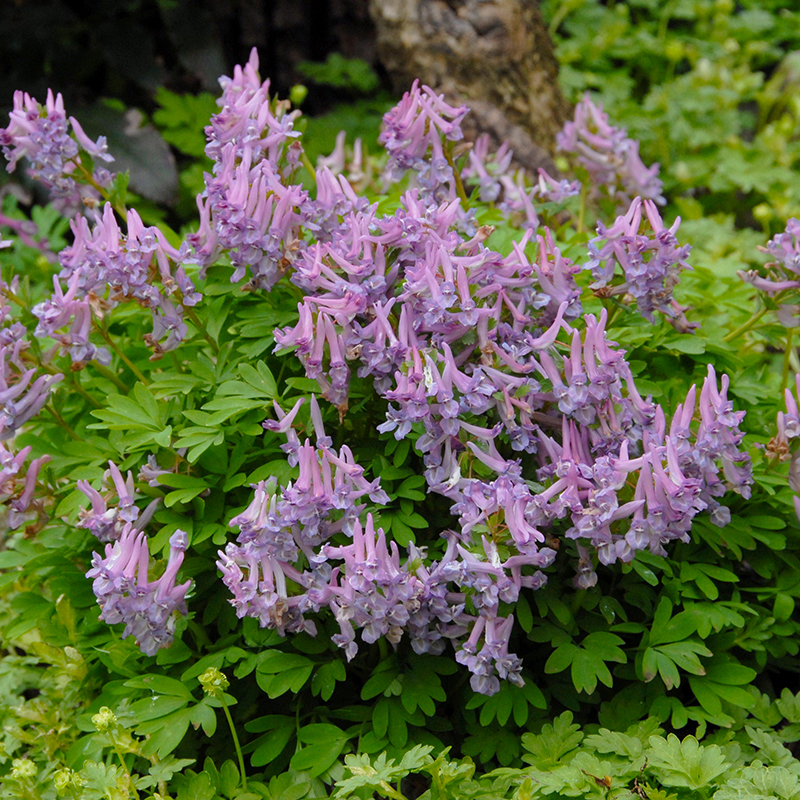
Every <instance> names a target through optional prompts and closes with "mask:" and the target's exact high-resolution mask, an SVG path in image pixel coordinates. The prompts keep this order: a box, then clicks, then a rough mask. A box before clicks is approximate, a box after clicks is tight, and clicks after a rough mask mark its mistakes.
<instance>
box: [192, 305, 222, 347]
mask: <svg viewBox="0 0 800 800" xmlns="http://www.w3.org/2000/svg"><path fill="white" fill-rule="evenodd" d="M183 310H184V311H185V312H186V316H187V317H189V319H190V320H191V321H192V325H194V326H195V328H197V330H198V331H200V333H202V334H203V336H204V337H205V340H206V341H207V342H208V343H209V344H210V345H211V348H212V349H213V351H214V352H215V353H219V345H218V344H217V343H216V342H215V341H214V339H213V338H212V336H211V334H210V333H209V332H208V330H207V329H206V326H205V325H203V323H202V322H201V321H200V318H199V317H198V316H197V314H195V313H194V309H193V308H191V307H190V306H184V307H183Z"/></svg>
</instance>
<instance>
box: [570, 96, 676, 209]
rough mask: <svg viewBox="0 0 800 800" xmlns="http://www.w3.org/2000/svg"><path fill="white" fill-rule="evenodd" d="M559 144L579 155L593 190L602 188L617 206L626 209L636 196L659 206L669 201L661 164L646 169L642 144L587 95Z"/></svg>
mask: <svg viewBox="0 0 800 800" xmlns="http://www.w3.org/2000/svg"><path fill="white" fill-rule="evenodd" d="M556 142H557V144H558V146H559V147H560V148H561V149H562V150H563V151H564V152H566V153H575V154H577V158H578V163H580V164H581V166H583V167H584V168H585V169H586V171H587V172H588V173H589V177H590V180H591V182H592V187H593V191H595V192H598V190H600V189H602V190H603V191H604V192H605V193H607V194H608V196H609V197H611V198H612V199H614V200H616V201H617V204H618V206H621V207H623V208H624V207H625V206H627V205H629V204H630V202H631V201H632V200H633V199H634V198H635V197H641V198H642V199H643V200H652V201H654V202H656V203H658V204H659V205H663V204H664V203H665V202H666V201H665V200H664V196H663V195H662V193H661V191H662V188H663V184H662V182H661V180H660V179H659V177H658V171H659V166H658V164H653V165H652V166H650V167H646V166H645V165H644V164H643V163H642V159H641V158H640V156H639V142H637V141H636V140H635V139H631V138H630V137H629V136H628V134H627V132H626V131H625V129H624V128H616V127H614V126H613V125H611V124H610V123H609V121H608V114H606V113H605V112H604V111H603V106H602V105H599V106H598V105H595V104H594V103H593V102H592V99H591V98H590V97H589V94H588V93H587V94H586V95H585V96H584V98H583V100H581V101H580V102H579V103H578V104H577V105H576V106H575V117H574V119H573V120H572V121H571V122H567V124H566V125H565V126H564V129H563V130H562V131H561V133H559V134H558V136H557V137H556Z"/></svg>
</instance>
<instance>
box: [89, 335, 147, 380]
mask: <svg viewBox="0 0 800 800" xmlns="http://www.w3.org/2000/svg"><path fill="white" fill-rule="evenodd" d="M100 335H101V336H102V337H103V339H105V342H106V344H107V345H108V346H109V347H110V348H111V349H112V350H113V351H114V352H115V353H116V354H117V355H118V356H119V357H120V359H121V360H122V362H123V363H124V364H125V365H126V366H127V367H128V369H129V370H130V371H131V372H132V373H133V374H134V375H135V376H136V377H137V378H138V379H139V380H140V381H141V382H142V383H143V384H144V385H145V386H147V385H148V384H149V383H150V381H148V380H147V378H145V376H144V375H142V373H141V372H140V371H139V368H138V367H137V366H136V364H134V363H133V361H131V360H130V359H129V358H128V356H126V355H125V353H123V352H122V350H120V348H119V346H118V345H117V343H116V342H115V341H114V340H113V339H112V338H111V336H110V335H109V333H108V331H107V330H106V329H105V328H100ZM98 366H99V365H98ZM123 387H124V388H125V390H126V392H127V387H126V386H124V384H123Z"/></svg>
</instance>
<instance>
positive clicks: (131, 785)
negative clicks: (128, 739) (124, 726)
mask: <svg viewBox="0 0 800 800" xmlns="http://www.w3.org/2000/svg"><path fill="white" fill-rule="evenodd" d="M109 738H110V739H111V743H112V745H113V746H114V750H115V752H116V754H117V758H119V763H120V764H122V769H123V770H124V771H125V774H126V775H127V776H128V783H129V784H130V787H131V789H132V791H133V796H134V797H135V798H136V800H139V792H138V791H137V789H136V785H135V784H134V782H133V775H131V771H130V770H129V769H128V765H127V764H126V763H125V759H124V758H123V757H122V751H121V750H120V749H119V745H118V744H117V742H116V740H115V739H114V737H113V736H111V737H109Z"/></svg>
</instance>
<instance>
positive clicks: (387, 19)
mask: <svg viewBox="0 0 800 800" xmlns="http://www.w3.org/2000/svg"><path fill="white" fill-rule="evenodd" d="M370 14H371V16H372V19H373V20H374V22H375V26H376V29H377V50H378V57H379V58H380V60H381V62H382V63H383V64H384V66H385V67H386V69H387V71H388V73H389V75H390V76H391V79H392V82H393V84H394V88H395V89H396V90H397V91H402V90H406V89H408V87H409V86H410V85H411V82H412V81H413V80H414V79H415V78H419V79H420V81H421V82H422V83H424V84H427V85H429V86H431V87H432V88H434V89H436V90H437V91H440V92H443V93H444V95H445V96H446V98H447V100H448V101H449V102H455V103H466V104H467V105H469V106H470V108H471V109H472V113H471V114H469V115H467V119H466V120H465V121H464V125H463V127H464V131H465V134H466V135H467V137H468V138H470V139H474V138H475V137H476V136H477V135H479V134H481V133H488V134H489V135H490V137H491V139H492V143H493V144H494V146H495V147H498V146H499V145H500V144H501V143H502V142H503V141H508V142H509V144H510V145H511V147H512V148H513V150H514V157H515V160H516V161H517V163H518V164H519V165H521V166H523V167H525V168H527V169H530V170H534V169H535V168H536V167H540V166H542V167H544V168H545V169H547V170H548V171H550V170H555V165H554V164H553V160H552V154H553V153H554V152H555V136H556V133H557V132H558V131H559V130H561V128H562V126H563V124H564V122H565V120H566V119H567V116H568V114H569V105H568V104H567V102H566V101H565V100H564V98H563V96H562V94H561V92H560V91H559V88H558V62H557V61H556V59H555V54H554V52H553V45H552V41H551V40H550V36H549V34H548V32H547V27H546V26H545V24H544V20H543V18H542V15H541V11H540V9H539V5H538V3H537V2H536V0H370Z"/></svg>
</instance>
